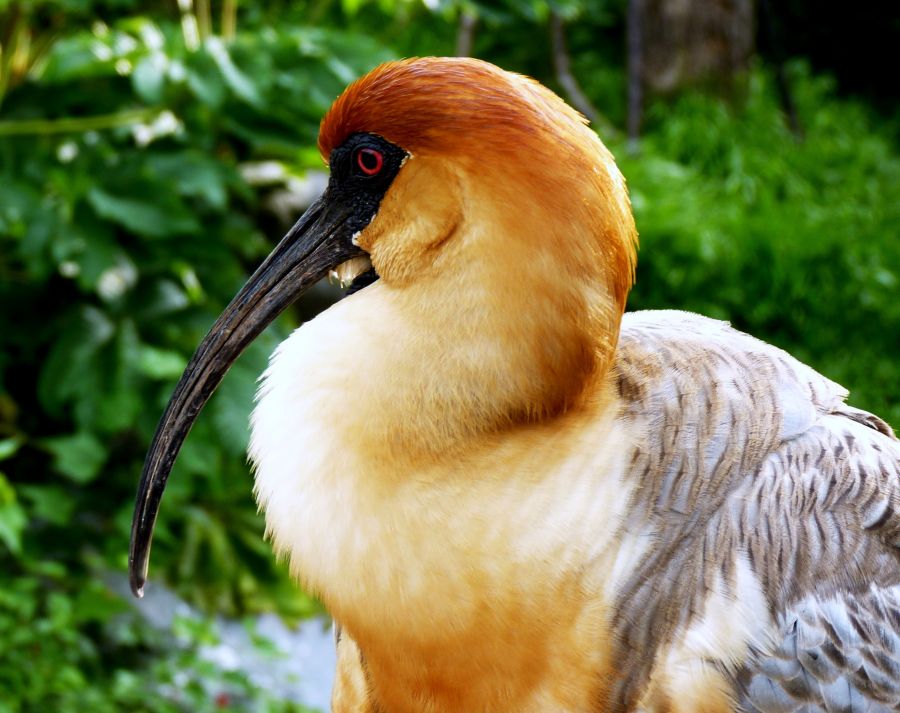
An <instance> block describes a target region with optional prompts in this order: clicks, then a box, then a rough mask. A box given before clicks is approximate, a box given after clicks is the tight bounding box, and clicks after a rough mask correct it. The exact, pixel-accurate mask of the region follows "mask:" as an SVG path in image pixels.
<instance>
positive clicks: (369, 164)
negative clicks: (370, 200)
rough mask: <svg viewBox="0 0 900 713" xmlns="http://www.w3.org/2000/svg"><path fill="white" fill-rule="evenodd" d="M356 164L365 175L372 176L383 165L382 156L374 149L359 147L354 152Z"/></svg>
mask: <svg viewBox="0 0 900 713" xmlns="http://www.w3.org/2000/svg"><path fill="white" fill-rule="evenodd" d="M356 165H357V166H359V170H360V171H362V172H363V173H364V174H366V175H367V176H374V175H375V174H376V173H379V172H380V171H381V167H382V166H383V165H384V156H382V155H381V151H376V150H375V149H360V150H359V151H357V152H356Z"/></svg>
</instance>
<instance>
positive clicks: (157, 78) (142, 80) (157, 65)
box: [131, 52, 169, 104]
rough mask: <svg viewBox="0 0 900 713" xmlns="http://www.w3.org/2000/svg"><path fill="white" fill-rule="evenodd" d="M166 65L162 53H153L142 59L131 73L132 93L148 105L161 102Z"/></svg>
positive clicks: (165, 59) (166, 61)
mask: <svg viewBox="0 0 900 713" xmlns="http://www.w3.org/2000/svg"><path fill="white" fill-rule="evenodd" d="M168 64H169V62H168V59H167V58H166V56H165V55H164V54H163V53H162V52H153V53H152V54H149V55H147V56H146V57H144V58H142V59H141V60H140V61H139V62H138V63H137V66H135V68H134V71H133V72H132V73H131V84H132V86H133V87H134V91H135V92H136V93H137V95H138V96H139V97H141V99H143V100H144V101H146V102H148V103H149V104H158V103H159V102H160V101H162V98H163V88H164V87H165V80H166V68H167V67H168Z"/></svg>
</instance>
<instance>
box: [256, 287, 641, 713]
mask: <svg viewBox="0 0 900 713" xmlns="http://www.w3.org/2000/svg"><path fill="white" fill-rule="evenodd" d="M347 312H351V310H346V309H345V308H344V307H343V305H338V309H337V310H335V312H334V313H332V312H329V313H328V314H327V318H326V319H323V318H321V317H320V318H319V319H317V320H315V321H314V322H312V323H309V324H308V325H306V326H304V327H303V328H302V329H300V330H298V331H297V332H295V333H294V335H293V336H292V337H291V338H290V339H288V340H287V341H286V342H285V343H284V344H283V345H282V346H281V348H280V349H279V352H278V353H277V354H276V356H275V357H274V359H273V363H272V366H271V368H270V370H269V371H268V372H267V375H266V381H265V384H264V386H263V388H262V389H261V394H260V401H259V404H258V406H257V409H256V411H255V413H254V418H253V444H252V447H251V456H252V458H253V460H254V461H255V463H256V467H257V475H256V478H257V486H256V488H257V495H258V498H259V502H260V504H261V506H262V507H263V508H264V509H265V511H266V521H267V526H268V530H269V534H270V536H271V538H272V540H273V542H274V545H275V547H276V549H277V550H278V551H280V552H282V553H284V554H287V555H288V557H289V559H290V562H291V567H292V570H293V571H294V573H295V574H296V575H297V576H299V577H300V578H301V579H302V581H304V583H305V584H306V585H307V586H308V587H309V588H310V589H311V590H312V591H314V592H316V593H317V594H318V595H319V596H320V597H321V598H322V600H323V602H324V603H325V604H326V606H327V607H328V608H329V610H330V611H331V612H332V614H334V615H335V617H336V618H337V619H339V620H340V621H341V623H342V624H343V625H344V627H345V628H346V629H347V630H349V631H350V632H352V634H353V637H354V638H355V639H356V640H357V642H358V643H359V644H360V647H361V648H362V649H363V650H364V651H365V654H366V657H367V659H368V660H369V662H370V664H369V665H370V667H374V668H377V667H379V666H381V667H382V668H383V669H384V671H383V676H384V677H385V678H388V677H389V678H391V679H394V680H396V679H397V678H407V679H409V680H411V681H412V683H411V686H410V687H408V690H416V688H417V686H418V687H419V688H421V687H422V686H426V687H431V688H441V687H445V688H446V689H447V690H454V691H457V692H458V691H465V690H470V689H471V685H474V683H470V684H468V687H467V685H461V684H460V676H464V677H465V676H471V677H473V679H472V680H473V681H475V680H476V679H477V681H478V686H479V687H484V688H485V689H488V688H489V687H490V686H497V685H498V681H500V680H506V681H507V682H508V683H507V684H504V685H502V686H500V687H499V688H497V690H498V691H503V690H505V691H506V693H503V694H502V695H504V696H506V697H507V698H509V697H513V698H518V699H522V698H521V697H522V696H526V697H529V696H530V697H533V696H535V695H546V692H545V691H544V692H541V693H540V694H537V693H535V691H534V690H532V689H533V687H534V686H536V685H537V682H538V681H539V680H541V678H542V677H549V678H548V680H551V679H552V680H554V681H556V683H555V684H554V685H558V686H560V687H562V688H567V689H568V690H572V691H574V690H583V689H581V688H580V687H578V686H567V684H566V681H567V680H569V677H570V675H583V676H585V677H589V678H591V677H592V678H594V679H596V680H598V681H602V680H603V676H602V675H599V672H600V669H602V668H603V666H604V664H603V661H602V659H603V656H604V647H603V646H602V642H603V640H604V637H605V631H606V627H607V621H606V617H607V611H608V602H609V599H610V596H611V593H612V592H613V591H615V588H616V582H615V579H616V576H615V574H616V572H617V571H618V570H617V564H616V562H617V560H616V555H617V554H619V553H620V550H621V548H620V546H619V542H618V540H617V539H616V534H617V533H618V531H619V529H620V526H621V522H622V519H623V515H624V512H623V511H624V508H625V507H626V504H627V502H628V492H629V486H627V485H626V483H624V482H623V480H622V478H621V474H622V473H623V472H624V471H625V465H626V464H625V463H624V462H623V460H624V459H625V457H626V455H627V453H628V447H627V445H628V438H629V435H628V434H627V433H626V432H625V431H624V429H623V427H622V425H621V424H619V423H618V422H616V420H615V419H614V417H613V415H612V414H611V413H610V414H609V415H603V414H604V413H605V411H604V410H603V409H600V408H599V407H598V411H597V413H595V414H592V416H591V417H590V418H588V417H587V416H586V415H584V414H582V415H580V416H575V415H573V416H572V417H571V419H569V418H568V417H567V419H568V420H567V421H566V423H564V424H560V425H559V428H556V429H554V428H551V427H549V426H546V425H545V426H541V427H522V428H520V429H519V430H517V431H515V432H514V433H506V434H504V436H503V437H502V438H501V437H485V438H484V439H482V440H480V441H479V442H478V443H477V444H473V446H472V447H471V448H467V449H463V450H458V451H456V452H454V453H453V454H452V455H451V456H448V457H443V458H435V459H426V458H413V459H408V458H404V457H402V454H401V453H397V452H392V450H391V448H390V444H389V443H386V444H385V446H384V448H383V449H381V450H366V449H365V448H361V447H360V444H372V443H373V442H375V440H376V435H375V434H378V433H380V434H385V433H387V434H390V433H391V431H390V429H388V430H387V431H385V430H384V429H379V428H375V427H374V426H373V420H372V419H376V420H377V422H378V424H380V425H381V426H383V425H384V423H385V422H389V420H390V419H404V418H405V419H410V418H415V417H414V416H410V415H409V414H404V413H391V412H390V411H389V408H390V405H391V404H392V403H394V401H392V400H391V399H389V398H381V396H380V395H379V394H377V393H373V392H377V389H378V387H379V385H381V386H382V387H387V386H389V385H390V383H391V382H390V381H389V380H388V379H387V378H384V379H382V378H380V377H381V375H380V374H379V373H378V368H379V366H378V365H379V355H378V354H374V353H372V351H371V349H369V350H367V349H366V348H365V347H364V345H362V344H360V343H359V342H360V339H361V337H360V332H362V334H363V335H365V332H366V331H368V330H366V329H362V330H352V329H347V328H346V324H347V320H346V318H347ZM329 345H331V346H333V345H340V350H336V349H332V348H330V346H329ZM361 354H362V355H365V363H366V368H365V370H360V369H358V368H354V365H353V364H352V363H349V362H350V361H351V360H352V359H353V358H356V357H355V356H354V355H361ZM342 355H343V356H342ZM341 362H343V363H341ZM405 373H406V375H407V377H409V378H410V379H415V378H416V377H417V374H416V372H415V371H414V370H412V367H410V370H407V371H406V372H405ZM395 401H396V402H398V403H400V404H402V403H403V401H404V397H403V395H402V394H400V395H398V396H397V398H396V400H395ZM373 403H374V404H377V407H373ZM373 408H377V411H376V413H373ZM562 434H566V435H562ZM587 562H590V563H592V564H595V565H598V566H592V567H589V568H586V567H585V566H584V565H585V563H587ZM600 573H602V575H603V576H602V577H600V576H599V575H600ZM561 602H564V603H566V604H565V605H563V606H561V605H560V603H561ZM511 638H512V639H515V641H511ZM382 651H383V652H384V653H385V655H384V656H380V655H379V653H380V652H382ZM398 651H403V652H406V656H399V657H398V655H397V652H398ZM516 651H518V652H520V653H519V654H511V653H510V652H516ZM536 654H539V655H537V656H536ZM573 657H574V658H576V659H578V660H577V662H574V659H573ZM423 661H427V662H428V663H427V664H423ZM536 661H540V662H541V664H540V668H541V669H542V670H535V668H534V667H535V662H536ZM551 668H552V669H553V671H554V672H553V673H552V672H551V671H550V669H551ZM544 669H546V670H544ZM566 669H568V670H569V673H566V674H563V673H562V671H563V670H566ZM467 672H468V673H467ZM476 672H477V674H476ZM526 674H527V675H526ZM425 679H427V680H428V681H429V683H423V680H425ZM516 680H521V681H523V682H527V686H525V687H524V688H523V689H522V690H520V691H512V690H511V688H510V687H511V686H512V687H515V686H513V684H512V683H509V682H512V681H516ZM415 681H418V683H416V682H415ZM570 682H571V681H570ZM591 688H592V687H588V690H591ZM526 689H527V690H526ZM491 695H493V694H491ZM498 695H500V694H499V693H498ZM560 695H562V694H560ZM522 700H524V699H522ZM553 700H556V699H555V698H554V699H553ZM458 703H459V702H458ZM460 705H461V704H460ZM572 705H573V706H575V707H576V708H577V704H576V703H574V702H573V703H572ZM400 709H402V705H401V706H400ZM497 710H500V708H498V709H497ZM522 710H524V708H523V709H522Z"/></svg>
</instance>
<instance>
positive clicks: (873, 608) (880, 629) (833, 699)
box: [741, 586, 900, 713]
mask: <svg viewBox="0 0 900 713" xmlns="http://www.w3.org/2000/svg"><path fill="white" fill-rule="evenodd" d="M779 625H780V630H781V633H782V634H783V638H782V639H781V641H780V642H778V643H777V644H776V645H775V646H774V647H773V649H772V650H771V651H770V652H767V654H766V655H765V656H761V657H760V658H759V659H758V660H757V661H755V662H754V663H753V664H752V665H751V666H750V667H748V668H747V669H746V670H745V671H744V673H743V676H742V681H741V687H742V689H743V694H742V700H741V703H742V706H743V708H744V710H746V711H748V712H751V713H801V712H803V713H826V712H827V713H833V712H836V711H840V712H841V713H888V711H897V710H900V586H897V587H889V588H886V589H880V588H876V587H872V588H871V589H869V590H868V591H866V592H864V593H862V594H860V595H853V594H844V595H841V596H835V597H833V598H830V599H817V598H812V597H811V598H807V599H805V600H803V601H801V602H798V603H797V604H796V605H795V606H793V607H791V608H789V609H788V610H787V611H786V612H784V613H783V614H782V615H781V616H780V617H779Z"/></svg>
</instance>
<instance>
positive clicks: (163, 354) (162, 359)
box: [138, 344, 187, 379]
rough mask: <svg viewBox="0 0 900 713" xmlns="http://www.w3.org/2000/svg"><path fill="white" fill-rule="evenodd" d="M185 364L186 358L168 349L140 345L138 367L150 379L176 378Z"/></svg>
mask: <svg viewBox="0 0 900 713" xmlns="http://www.w3.org/2000/svg"><path fill="white" fill-rule="evenodd" d="M185 366H187V359H185V358H184V357H183V356H182V355H181V354H179V353H178V352H175V351H171V350H168V349H157V348H156V347H151V346H149V345H146V344H145V345H142V346H141V348H140V352H139V357H138V369H139V370H140V372H141V373H142V374H144V375H145V376H148V377H150V378H151V379H177V378H178V377H179V376H181V372H183V371H184V367H185Z"/></svg>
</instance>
